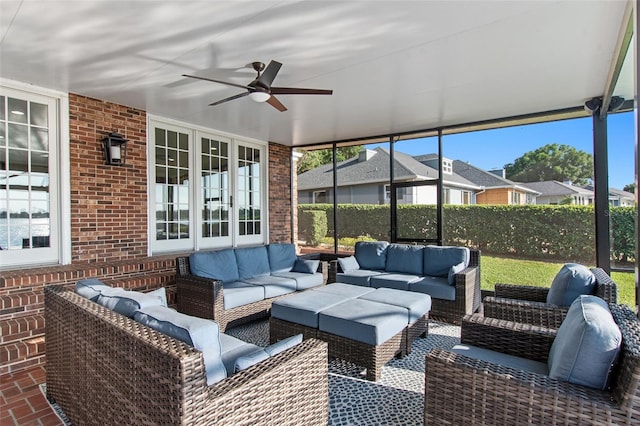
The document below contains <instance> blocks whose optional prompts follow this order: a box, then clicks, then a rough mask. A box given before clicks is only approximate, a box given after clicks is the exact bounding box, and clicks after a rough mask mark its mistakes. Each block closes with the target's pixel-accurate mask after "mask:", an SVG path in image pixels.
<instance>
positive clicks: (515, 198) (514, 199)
mask: <svg viewBox="0 0 640 426" xmlns="http://www.w3.org/2000/svg"><path fill="white" fill-rule="evenodd" d="M511 204H516V205H518V204H520V193H519V192H516V191H511Z"/></svg>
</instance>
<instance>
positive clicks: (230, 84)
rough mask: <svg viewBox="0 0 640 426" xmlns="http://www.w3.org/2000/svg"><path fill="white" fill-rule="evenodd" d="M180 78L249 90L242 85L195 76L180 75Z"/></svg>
mask: <svg viewBox="0 0 640 426" xmlns="http://www.w3.org/2000/svg"><path fill="white" fill-rule="evenodd" d="M182 76H183V77H189V78H197V79H198V80H204V81H212V82H214V83H220V84H226V85H227V86H234V87H240V88H241V89H249V88H248V87H247V86H244V85H242V84H236V83H230V82H228V81H222V80H215V79H213V78H207V77H198V76H197V75H189V74H182Z"/></svg>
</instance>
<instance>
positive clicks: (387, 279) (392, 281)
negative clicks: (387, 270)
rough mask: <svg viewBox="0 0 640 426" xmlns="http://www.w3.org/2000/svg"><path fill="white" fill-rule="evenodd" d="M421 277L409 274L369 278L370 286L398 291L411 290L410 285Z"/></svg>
mask: <svg viewBox="0 0 640 426" xmlns="http://www.w3.org/2000/svg"><path fill="white" fill-rule="evenodd" d="M421 278H422V277H421V276H419V275H409V274H380V275H375V276H373V277H371V278H369V286H371V287H374V288H380V287H387V288H395V289H398V290H409V283H412V282H415V281H418V280H420V279H421Z"/></svg>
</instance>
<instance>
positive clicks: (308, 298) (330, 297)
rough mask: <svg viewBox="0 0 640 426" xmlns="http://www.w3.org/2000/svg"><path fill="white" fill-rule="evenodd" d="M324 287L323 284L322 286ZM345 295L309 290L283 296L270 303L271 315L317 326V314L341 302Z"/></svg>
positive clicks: (296, 322) (313, 326) (309, 325)
mask: <svg viewBox="0 0 640 426" xmlns="http://www.w3.org/2000/svg"><path fill="white" fill-rule="evenodd" d="M323 287H324V286H323ZM345 300H347V299H346V298H345V296H343V295H340V294H332V293H326V292H318V291H315V290H309V291H305V292H302V293H296V294H294V295H292V296H288V297H283V298H282V299H278V300H276V301H274V302H273V304H272V305H271V316H272V317H273V318H278V319H281V320H284V321H289V322H292V323H295V324H302V325H306V326H307V327H312V328H318V314H319V313H320V312H321V311H323V310H324V309H327V308H330V307H332V306H335V305H338V304H340V303H343V302H344V301H345Z"/></svg>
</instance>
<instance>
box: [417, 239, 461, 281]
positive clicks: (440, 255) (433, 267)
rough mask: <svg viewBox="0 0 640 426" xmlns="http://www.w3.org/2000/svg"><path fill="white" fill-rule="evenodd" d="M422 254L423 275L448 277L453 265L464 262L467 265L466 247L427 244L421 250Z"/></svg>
mask: <svg viewBox="0 0 640 426" xmlns="http://www.w3.org/2000/svg"><path fill="white" fill-rule="evenodd" d="M422 252H423V254H424V275H430V276H432V277H445V278H446V277H448V276H449V269H451V267H452V266H453V265H457V264H459V263H461V262H462V263H464V266H465V267H467V266H469V258H470V255H469V249H468V248H467V247H454V246H433V245H428V246H426V247H425V248H424V249H423V250H422Z"/></svg>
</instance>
